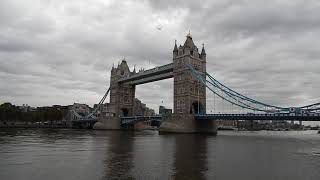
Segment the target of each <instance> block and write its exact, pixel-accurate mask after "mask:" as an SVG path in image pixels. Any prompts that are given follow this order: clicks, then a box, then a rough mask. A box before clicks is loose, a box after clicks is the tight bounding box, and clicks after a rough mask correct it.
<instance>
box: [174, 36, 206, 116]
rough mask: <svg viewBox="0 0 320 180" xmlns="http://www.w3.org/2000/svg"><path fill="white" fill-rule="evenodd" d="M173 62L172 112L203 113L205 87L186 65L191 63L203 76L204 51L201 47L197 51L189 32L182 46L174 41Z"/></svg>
mask: <svg viewBox="0 0 320 180" xmlns="http://www.w3.org/2000/svg"><path fill="white" fill-rule="evenodd" d="M173 64H174V68H173V76H174V113H181V114H205V113H206V87H205V86H204V85H203V84H201V82H199V81H198V80H197V79H196V78H194V77H193V76H192V74H191V71H190V70H189V69H188V67H187V66H186V65H187V64H190V65H192V66H193V67H194V68H195V69H196V70H197V71H199V72H200V73H202V74H203V76H204V78H205V72H206V52H205V50H204V47H202V51H201V53H199V51H198V48H197V46H196V45H195V44H194V43H193V40H192V37H191V35H190V33H189V34H188V35H187V39H186V41H185V43H184V45H183V46H181V45H180V46H179V48H178V47H177V44H176V43H175V46H174V49H173Z"/></svg>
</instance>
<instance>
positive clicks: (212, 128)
mask: <svg viewBox="0 0 320 180" xmlns="http://www.w3.org/2000/svg"><path fill="white" fill-rule="evenodd" d="M162 118H163V119H162V124H161V125H160V128H159V133H160V134H165V133H203V134H212V135H217V126H216V124H215V121H210V120H195V118H194V115H193V114H177V113H174V114H172V115H168V116H164V117H162Z"/></svg>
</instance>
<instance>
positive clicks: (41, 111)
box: [0, 103, 68, 122]
mask: <svg viewBox="0 0 320 180" xmlns="http://www.w3.org/2000/svg"><path fill="white" fill-rule="evenodd" d="M67 112H68V109H67V107H66V106H53V107H38V108H37V109H36V110H30V109H29V110H28V111H26V112H24V111H23V110H21V109H20V108H19V107H18V106H15V105H12V104H11V103H3V104H1V105H0V121H25V122H37V121H51V122H52V121H59V120H62V119H63V117H64V116H66V114H67Z"/></svg>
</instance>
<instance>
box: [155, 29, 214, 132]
mask: <svg viewBox="0 0 320 180" xmlns="http://www.w3.org/2000/svg"><path fill="white" fill-rule="evenodd" d="M188 64H190V65H192V66H193V67H194V68H195V69H196V70H197V71H198V72H200V73H201V74H202V75H203V76H204V78H205V77H206V75H205V72H206V52H205V48H204V45H203V47H202V50H201V53H199V50H198V47H197V46H196V45H195V44H194V42H193V40H192V36H191V35H190V33H189V34H188V35H187V39H186V41H185V43H184V45H183V46H181V45H180V46H179V48H178V46H177V43H176V42H175V45H174V49H173V77H174V96H173V97H174V98H173V99H174V103H173V104H174V107H173V109H174V113H173V114H172V115H171V116H166V117H163V122H162V124H161V126H160V130H159V132H160V133H211V134H216V133H217V129H216V125H215V122H214V121H196V120H195V119H194V115H195V114H206V87H205V86H204V85H203V84H201V83H200V82H199V81H198V80H197V79H196V78H194V77H193V76H192V73H191V70H190V69H189V68H188V67H187V65H188Z"/></svg>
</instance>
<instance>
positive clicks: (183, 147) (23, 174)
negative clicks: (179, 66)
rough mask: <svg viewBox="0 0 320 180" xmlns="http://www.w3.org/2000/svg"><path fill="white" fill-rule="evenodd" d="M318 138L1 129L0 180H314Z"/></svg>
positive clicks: (318, 175) (319, 164)
mask: <svg viewBox="0 0 320 180" xmlns="http://www.w3.org/2000/svg"><path fill="white" fill-rule="evenodd" d="M319 154H320V136H319V135H318V134H316V132H315V131H301V132H220V134H219V135H218V136H203V135H192V134H184V135H158V133H157V132H156V131H141V132H121V131H90V130H88V131H86V130H85V131H80V130H62V129H60V130H58V129H0V179H1V180H2V179H23V180H25V179H36V180H38V179H39V180H40V179H49V180H50V179H52V180H56V179H59V180H63V179H68V180H69V179H75V180H81V179H83V180H84V179H93V180H94V179H97V180H98V179H99V180H100V179H200V180H201V179H245V180H248V179H265V180H269V179H320V172H319V169H320V156H319Z"/></svg>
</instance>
